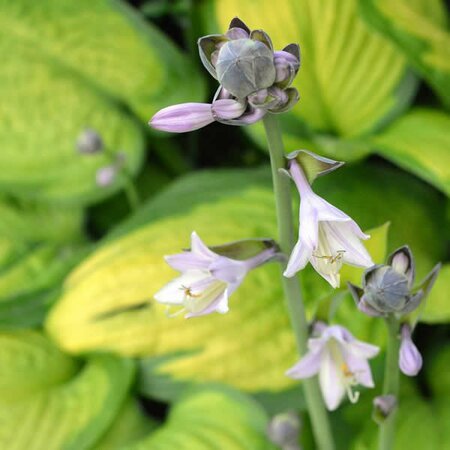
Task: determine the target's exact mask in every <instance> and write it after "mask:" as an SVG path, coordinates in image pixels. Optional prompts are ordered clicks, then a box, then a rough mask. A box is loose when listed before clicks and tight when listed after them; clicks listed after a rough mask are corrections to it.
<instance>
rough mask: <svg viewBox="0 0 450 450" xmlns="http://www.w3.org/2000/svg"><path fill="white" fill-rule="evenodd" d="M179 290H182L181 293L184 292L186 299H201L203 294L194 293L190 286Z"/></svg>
mask: <svg viewBox="0 0 450 450" xmlns="http://www.w3.org/2000/svg"><path fill="white" fill-rule="evenodd" d="M179 289H180V291H183V293H184V295H185V297H186V298H187V297H191V298H198V297H201V294H194V293H192V288H191V287H189V286H187V287H186V286H183V285H181V287H180V288H179Z"/></svg>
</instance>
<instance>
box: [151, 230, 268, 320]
mask: <svg viewBox="0 0 450 450" xmlns="http://www.w3.org/2000/svg"><path fill="white" fill-rule="evenodd" d="M257 242H259V243H262V244H263V247H264V248H263V249H262V250H261V251H259V252H258V253H257V254H256V255H254V256H252V257H250V258H248V259H243V260H239V259H232V258H230V257H228V256H224V255H221V254H219V253H216V252H214V251H213V250H211V249H210V248H208V247H207V246H206V245H205V244H204V243H203V242H202V240H201V239H200V237H199V236H198V235H197V234H196V233H195V232H193V233H192V235H191V249H190V250H189V251H184V252H182V253H178V254H176V255H170V256H166V257H165V259H166V261H167V263H168V264H169V265H170V266H171V267H172V268H173V269H175V270H178V271H179V272H181V275H180V276H179V277H177V278H175V279H174V280H172V281H170V282H169V283H168V284H166V285H165V286H164V287H163V288H162V289H161V290H160V291H158V292H157V293H156V294H155V295H154V298H155V300H156V301H158V302H159V303H163V304H166V305H168V306H169V307H170V306H178V307H179V308H180V309H179V311H178V313H181V312H186V314H185V317H186V318H189V317H195V316H203V315H205V314H209V313H212V312H214V311H217V312H219V313H222V314H224V313H226V312H228V297H229V296H230V295H231V294H232V293H233V292H234V291H235V290H236V289H237V288H238V287H239V285H240V284H241V283H242V281H243V280H244V278H245V276H246V275H247V273H248V272H249V271H250V270H251V269H254V268H255V267H257V266H260V265H261V264H263V263H265V262H267V261H269V260H270V259H272V258H273V257H274V256H275V254H276V253H277V247H276V245H275V244H274V243H273V242H272V241H261V240H257ZM252 243H255V240H248V241H240V242H237V243H231V244H228V245H225V246H221V247H220V248H219V249H220V250H218V251H222V252H223V253H226V254H233V253H234V252H233V251H232V249H234V248H236V249H238V251H239V250H240V251H242V250H244V249H245V247H246V246H247V247H248V246H250V245H251V244H252ZM247 244H248V245H247ZM178 313H177V314H178Z"/></svg>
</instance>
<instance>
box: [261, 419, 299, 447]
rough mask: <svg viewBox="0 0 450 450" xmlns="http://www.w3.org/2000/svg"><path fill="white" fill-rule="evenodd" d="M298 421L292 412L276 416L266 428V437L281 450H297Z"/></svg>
mask: <svg viewBox="0 0 450 450" xmlns="http://www.w3.org/2000/svg"><path fill="white" fill-rule="evenodd" d="M299 433H300V419H299V417H298V416H297V414H295V413H294V412H286V413H282V414H277V415H276V416H274V417H273V418H272V420H271V421H270V422H269V425H268V426H267V436H268V438H269V439H270V440H271V441H272V442H273V443H274V444H275V445H278V446H280V447H281V448H282V449H292V450H294V449H299V448H300V447H299V445H298V436H299Z"/></svg>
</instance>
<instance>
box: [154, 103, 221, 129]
mask: <svg viewBox="0 0 450 450" xmlns="http://www.w3.org/2000/svg"><path fill="white" fill-rule="evenodd" d="M212 122H214V117H213V114H212V111H211V105H210V104H208V103H182V104H180V105H173V106H168V107H167V108H164V109H161V110H160V111H158V112H157V113H156V114H155V115H154V116H153V117H152V118H151V120H150V122H149V125H150V126H151V127H152V128H155V129H157V130H161V131H170V132H172V133H185V132H187V131H193V130H197V129H199V128H202V127H204V126H206V125H209V124H210V123H212Z"/></svg>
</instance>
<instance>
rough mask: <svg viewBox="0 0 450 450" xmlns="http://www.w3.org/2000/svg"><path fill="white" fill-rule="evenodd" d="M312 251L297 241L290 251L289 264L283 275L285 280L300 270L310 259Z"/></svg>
mask: <svg viewBox="0 0 450 450" xmlns="http://www.w3.org/2000/svg"><path fill="white" fill-rule="evenodd" d="M311 254H312V250H311V248H309V247H308V246H307V245H306V244H304V243H303V242H302V241H300V240H299V241H298V242H297V243H296V244H295V247H294V249H293V250H292V253H291V256H290V257H289V262H288V264H287V267H286V270H285V271H284V273H283V275H284V276H285V277H287V278H291V277H293V276H294V275H295V274H296V273H297V272H298V271H299V270H302V269H303V268H304V267H305V266H306V264H307V263H308V261H309V259H310V258H311Z"/></svg>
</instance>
